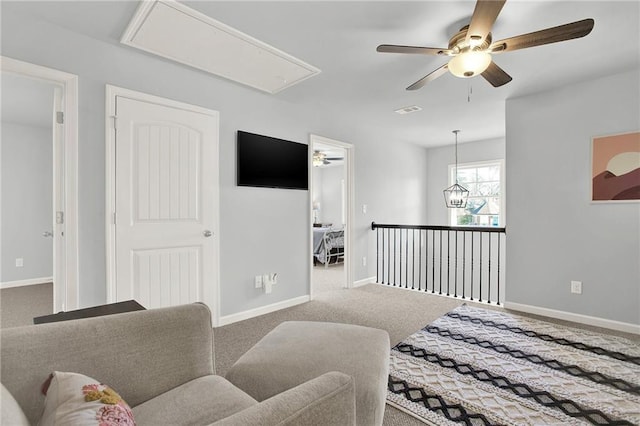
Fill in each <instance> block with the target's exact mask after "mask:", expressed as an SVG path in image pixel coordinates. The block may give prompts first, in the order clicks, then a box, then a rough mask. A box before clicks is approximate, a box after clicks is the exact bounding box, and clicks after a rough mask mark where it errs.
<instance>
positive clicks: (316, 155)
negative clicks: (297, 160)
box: [312, 151, 344, 167]
mask: <svg viewBox="0 0 640 426" xmlns="http://www.w3.org/2000/svg"><path fill="white" fill-rule="evenodd" d="M342 160H344V157H329V156H327V154H326V153H324V152H322V151H313V160H312V163H313V167H322V166H328V165H329V164H331V162H332V161H342Z"/></svg>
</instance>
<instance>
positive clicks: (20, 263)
mask: <svg viewBox="0 0 640 426" xmlns="http://www.w3.org/2000/svg"><path fill="white" fill-rule="evenodd" d="M23 266H24V259H23V258H21V257H18V258H17V259H16V268H22V267H23Z"/></svg>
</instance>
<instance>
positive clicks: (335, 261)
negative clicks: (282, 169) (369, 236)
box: [310, 135, 353, 298]
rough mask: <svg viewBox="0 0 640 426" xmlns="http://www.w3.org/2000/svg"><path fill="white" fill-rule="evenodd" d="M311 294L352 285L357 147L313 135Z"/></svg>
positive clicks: (311, 169) (311, 172) (311, 168)
mask: <svg viewBox="0 0 640 426" xmlns="http://www.w3.org/2000/svg"><path fill="white" fill-rule="evenodd" d="M310 156H311V160H310V161H311V167H310V182H311V185H310V203H311V207H310V210H311V225H312V229H311V246H312V247H311V259H312V262H311V278H310V282H311V297H312V298H313V297H314V295H317V294H320V293H324V292H328V291H335V290H341V289H344V288H350V287H351V286H352V285H351V284H352V283H351V266H350V265H351V263H350V252H351V247H350V243H351V238H350V235H351V223H352V220H351V217H352V208H351V206H352V202H351V200H352V198H353V190H352V188H353V178H352V176H353V173H352V170H353V165H352V164H353V146H352V145H350V144H346V143H344V142H339V141H335V140H332V139H328V138H323V137H320V136H315V135H312V136H311V149H310Z"/></svg>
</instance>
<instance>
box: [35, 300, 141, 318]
mask: <svg viewBox="0 0 640 426" xmlns="http://www.w3.org/2000/svg"><path fill="white" fill-rule="evenodd" d="M143 310H145V307H144V306H142V305H141V304H139V303H138V302H136V301H135V300H127V301H125V302H118V303H109V304H108V305H100V306H93V307H91V308H84V309H78V310H75V311H67V312H58V313H57V314H51V315H44V316H41V317H35V318H34V319H33V323H34V324H44V323H47V322H58V321H68V320H74V319H79V318H91V317H100V316H102V315H113V314H121V313H123V312H132V311H143Z"/></svg>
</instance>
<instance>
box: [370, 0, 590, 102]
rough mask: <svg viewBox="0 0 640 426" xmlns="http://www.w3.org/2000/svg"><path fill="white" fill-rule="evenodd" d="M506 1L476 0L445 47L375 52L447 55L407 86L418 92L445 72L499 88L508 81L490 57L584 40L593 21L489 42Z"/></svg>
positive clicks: (396, 47)
mask: <svg viewBox="0 0 640 426" xmlns="http://www.w3.org/2000/svg"><path fill="white" fill-rule="evenodd" d="M505 2H506V0H478V1H477V2H476V7H475V10H474V11H473V15H472V16H471V22H469V25H465V26H464V27H462V28H461V29H460V31H458V32H457V33H456V34H455V35H454V36H453V37H451V39H450V40H449V46H448V47H447V48H434V47H420V46H399V45H393V44H381V45H380V46H378V48H377V49H376V50H377V51H378V52H388V53H410V54H419V55H442V56H449V57H451V59H449V62H448V63H446V64H444V65H442V66H441V67H440V68H438V69H436V70H435V71H433V72H431V73H430V74H427V75H426V76H424V77H423V78H421V79H420V80H418V81H416V82H415V83H413V84H412V85H411V86H409V87H407V90H416V89H420V88H421V87H422V86H424V85H425V84H427V83H428V82H430V81H433V80H435V79H436V78H438V77H440V76H441V75H443V74H445V73H446V72H447V71H449V72H451V74H453V75H455V76H456V77H461V78H469V77H475V76H477V75H478V74H480V75H482V77H484V78H485V80H487V81H488V82H489V83H490V84H491V85H492V86H493V87H500V86H502V85H504V84H507V83H508V82H510V81H511V80H512V78H511V76H510V75H509V74H507V73H506V72H505V71H504V70H503V69H502V68H500V67H499V66H498V65H496V63H495V62H494V61H493V59H492V57H491V55H492V54H498V53H503V52H508V51H513V50H518V49H525V48H528V47H534V46H540V45H543V44H550V43H557V42H560V41H565V40H571V39H574V38H580V37H584V36H586V35H587V34H589V33H590V32H591V30H592V29H593V24H594V20H593V19H583V20H581V21H576V22H572V23H570V24H564V25H559V26H557V27H552V28H547V29H544V30H540V31H535V32H532V33H528V34H522V35H519V36H515V37H510V38H505V39H503V40H499V41H496V42H492V36H491V28H492V27H493V23H494V22H495V21H496V18H497V17H498V14H499V13H500V10H502V6H504V3H505Z"/></svg>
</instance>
